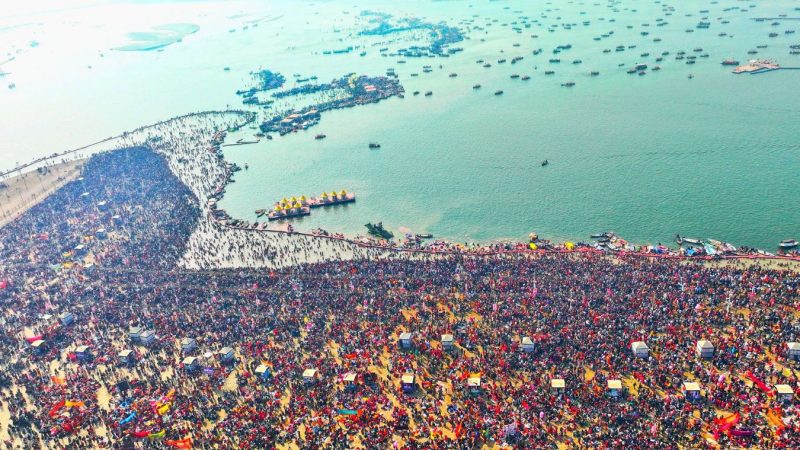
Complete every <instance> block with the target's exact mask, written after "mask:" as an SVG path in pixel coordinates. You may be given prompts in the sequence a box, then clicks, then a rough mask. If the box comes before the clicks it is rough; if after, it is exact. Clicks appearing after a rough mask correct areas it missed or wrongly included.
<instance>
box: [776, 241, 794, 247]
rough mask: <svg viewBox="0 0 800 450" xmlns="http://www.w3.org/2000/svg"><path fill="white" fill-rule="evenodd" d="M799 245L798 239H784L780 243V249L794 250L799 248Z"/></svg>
mask: <svg viewBox="0 0 800 450" xmlns="http://www.w3.org/2000/svg"><path fill="white" fill-rule="evenodd" d="M797 245H798V243H797V240H796V239H784V240H782V241H780V242H779V243H778V247H780V248H794V247H797Z"/></svg>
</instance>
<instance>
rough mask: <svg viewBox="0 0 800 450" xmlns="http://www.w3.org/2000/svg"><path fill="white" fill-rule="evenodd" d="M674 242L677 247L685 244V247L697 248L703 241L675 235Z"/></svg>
mask: <svg viewBox="0 0 800 450" xmlns="http://www.w3.org/2000/svg"><path fill="white" fill-rule="evenodd" d="M675 242H677V243H678V245H683V244H686V245H697V246H702V245H703V241H701V240H700V239H693V238H688V237H683V236H681V235H680V234H676V235H675Z"/></svg>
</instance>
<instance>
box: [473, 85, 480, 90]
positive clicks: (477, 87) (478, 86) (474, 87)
mask: <svg viewBox="0 0 800 450" xmlns="http://www.w3.org/2000/svg"><path fill="white" fill-rule="evenodd" d="M480 88H481V85H480V84H476V85H475V86H472V89H480Z"/></svg>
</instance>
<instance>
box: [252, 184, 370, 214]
mask: <svg viewBox="0 0 800 450" xmlns="http://www.w3.org/2000/svg"><path fill="white" fill-rule="evenodd" d="M355 201H356V194H355V193H353V192H347V191H345V190H344V189H342V190H341V191H340V192H335V191H333V192H330V193H328V192H323V193H322V194H321V195H320V196H319V197H306V196H305V195H301V196H300V197H291V198H288V199H287V198H286V197H284V198H283V199H281V200H280V201H278V202H275V205H274V206H273V207H272V209H270V210H266V209H257V210H256V216H258V217H262V216H264V215H266V216H267V219H268V220H281V219H291V218H294V217H302V216H308V215H310V214H311V208H319V207H323V206H334V205H341V204H345V203H352V202H355Z"/></svg>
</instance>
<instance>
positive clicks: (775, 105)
mask: <svg viewBox="0 0 800 450" xmlns="http://www.w3.org/2000/svg"><path fill="white" fill-rule="evenodd" d="M57 4H58V3H57V2H56V3H54V4H52V5H49V6H50V7H49V8H48V7H47V6H48V5H46V3H45V4H44V5H43V6H42V5H39V6H40V8H39V9H35V8H33V9H32V7H30V6H28V7H23V6H18V8H17V9H14V8H11V10H10V11H6V12H5V13H0V51H2V52H3V53H2V54H0V62H1V63H2V64H0V71H2V72H3V73H6V75H4V76H2V77H0V104H1V105H3V108H2V114H3V126H2V127H0V139H1V140H0V142H2V143H3V144H2V146H0V166H1V167H3V168H10V167H13V166H14V165H15V164H16V163H17V162H24V161H28V160H30V159H32V158H34V157H37V156H42V155H46V154H50V153H52V152H55V151H63V150H66V149H69V148H73V147H78V146H81V145H84V144H87V143H89V142H93V141H96V140H99V139H102V138H105V137H107V136H111V135H114V134H117V133H120V132H122V131H125V130H128V129H133V128H136V127H138V126H140V125H144V124H147V123H152V122H155V121H158V120H162V119H166V118H168V117H171V116H175V115H180V114H184V113H188V112H191V111H198V110H205V109H221V108H225V107H227V106H231V107H242V105H241V102H240V100H241V99H240V98H239V97H237V96H236V95H235V91H236V90H237V89H241V88H244V87H246V86H247V85H248V82H249V81H248V79H249V75H248V73H249V72H250V71H252V70H256V69H259V68H264V69H270V70H273V71H279V72H281V73H283V74H284V75H286V77H287V79H288V80H289V83H288V84H287V85H288V86H289V87H291V86H293V85H294V82H293V81H292V80H293V76H292V75H293V74H295V73H296V74H302V75H303V76H310V75H316V76H318V77H319V79H320V80H322V81H327V80H330V79H333V78H338V77H340V76H342V75H344V74H346V73H350V72H356V73H358V74H367V75H381V74H383V73H384V72H385V71H386V69H387V68H389V67H393V68H395V70H396V71H397V73H398V75H399V79H400V81H401V83H402V84H403V86H404V87H405V89H406V96H405V98H404V99H400V98H392V99H389V100H386V101H383V102H381V103H378V104H373V105H368V106H361V107H356V108H351V109H346V110H338V111H332V112H326V113H324V114H323V116H322V120H321V122H320V124H319V125H317V126H315V127H312V128H311V129H309V130H307V131H305V132H299V133H295V134H292V135H287V136H284V137H277V136H276V137H275V139H273V140H269V141H268V140H262V141H261V142H260V143H259V144H255V145H247V146H239V147H228V148H226V151H225V154H226V158H228V159H229V160H231V161H233V162H236V163H238V164H239V165H241V166H244V165H245V164H248V166H249V169H248V170H246V171H245V170H243V171H241V172H239V173H237V174H236V175H235V177H234V180H235V183H233V184H231V185H230V186H229V187H228V189H227V194H226V196H225V198H224V200H223V201H222V203H221V206H222V207H223V208H225V209H226V210H228V211H229V213H231V214H232V215H233V216H234V217H239V218H244V219H249V220H255V215H254V210H255V209H260V208H269V207H270V206H271V205H272V203H273V202H274V201H276V200H278V199H280V198H282V197H290V196H292V195H297V196H299V195H307V196H310V195H316V194H319V193H320V192H321V191H323V190H324V191H331V190H341V189H347V190H348V191H353V192H356V194H357V196H358V200H357V202H356V203H355V204H353V205H349V206H346V207H339V208H331V209H327V210H324V211H321V210H315V211H314V212H313V214H312V215H311V216H310V217H307V218H304V219H302V220H299V221H296V222H295V223H294V225H295V227H296V228H299V229H304V230H309V229H312V228H316V227H323V228H325V229H328V230H334V231H344V232H348V233H363V232H364V230H365V229H364V227H363V225H364V223H366V222H377V221H383V222H384V224H385V225H386V226H387V227H388V228H390V229H393V230H394V231H397V230H398V229H405V228H408V229H410V230H412V231H414V232H417V233H422V232H429V233H433V234H434V235H436V236H437V237H444V238H449V239H451V240H456V241H462V240H480V241H485V240H493V239H504V238H510V239H524V238H525V237H526V236H527V234H528V233H529V232H531V231H537V232H539V234H540V235H543V236H545V237H549V238H555V239H573V240H580V239H586V238H587V237H588V234H590V233H593V232H597V231H604V230H613V231H616V232H617V233H618V234H620V235H621V236H623V237H625V238H627V239H628V240H629V241H632V242H637V243H656V242H667V241H671V240H672V238H673V236H674V234H675V233H680V234H682V235H688V236H692V237H699V238H707V237H708V238H716V239H719V240H723V241H728V242H732V243H734V244H735V245H752V246H759V247H762V248H765V249H769V250H772V249H774V248H775V244H776V242H777V241H778V240H780V239H784V238H789V237H797V236H800V208H798V200H800V176H798V170H799V169H800V148H798V147H800V129H798V127H797V123H798V120H799V119H800V114H799V113H800V106H799V105H800V101H799V100H800V71H793V70H785V71H777V72H772V73H767V74H761V75H734V74H732V73H731V72H730V68H729V67H723V66H722V65H721V64H720V62H721V61H722V60H723V59H725V58H729V57H733V58H735V59H737V60H740V61H742V62H744V61H746V60H747V59H749V58H755V57H765V58H772V59H774V60H776V61H777V62H778V63H780V64H781V65H783V66H800V56H797V55H790V54H789V45H792V44H798V43H800V35H798V34H787V33H785V31H786V30H793V29H797V28H800V21H791V20H778V22H779V25H775V26H773V25H772V22H773V21H771V20H770V21H765V22H756V21H753V20H752V18H753V17H778V16H779V15H781V14H786V15H787V16H789V17H800V11H796V10H794V8H795V5H796V2H792V1H788V0H787V1H782V0H778V1H770V2H753V4H754V5H755V6H754V7H751V6H750V5H749V4H746V3H743V2H738V1H725V0H720V1H718V2H714V3H712V2H695V1H676V2H672V3H670V4H671V5H672V6H674V12H673V13H672V15H669V16H667V15H665V13H664V11H663V10H662V8H663V5H662V4H661V3H655V2H642V1H630V2H617V3H613V2H612V3H598V4H596V5H595V4H593V3H591V2H584V3H581V2H572V3H566V2H552V3H550V4H547V3H544V2H487V1H474V2H470V1H464V2H460V1H439V2H434V1H416V0H414V1H404V2H394V3H393V4H386V2H358V6H357V7H356V6H353V3H352V2H341V1H329V2H317V3H302V4H300V2H294V1H292V2H290V1H288V0H287V1H274V2H255V1H242V2H214V1H210V2H155V1H146V2H83V3H81V2H76V3H75V4H74V6H71V7H70V8H69V9H63V8H56V5H57ZM731 7H738V8H739V9H729V8H731ZM365 9H371V10H376V11H383V12H388V13H391V14H394V15H396V16H400V17H402V16H414V17H422V18H424V19H426V20H429V21H431V22H438V21H445V22H447V23H448V24H450V25H459V24H461V26H462V27H464V28H465V29H466V27H471V30H470V31H468V32H467V37H468V38H469V39H467V40H465V41H463V42H461V43H459V44H456V46H460V47H463V48H464V51H463V52H462V53H459V54H457V55H455V56H453V57H450V58H424V59H413V58H407V59H406V63H400V62H399V61H398V60H399V59H400V58H392V57H382V56H381V54H380V52H379V51H378V49H379V48H381V47H389V48H392V49H394V48H397V47H398V46H407V45H408V44H409V36H406V35H390V36H383V37H364V36H359V35H358V31H360V30H362V29H364V27H365V26H366V23H365V19H364V18H362V17H359V13H360V12H361V11H362V10H365ZM726 9H728V10H727V11H726ZM741 9H747V11H744V12H743V11H742V10H741ZM703 10H708V13H703V12H701V11H703ZM521 16H527V17H528V18H529V19H527V22H528V23H530V24H531V27H530V28H524V26H523V25H522V24H523V22H524V21H525V19H521ZM545 16H546V17H545ZM703 16H708V18H709V21H710V22H711V25H710V27H709V28H708V29H696V28H695V26H696V25H697V23H698V22H699V21H700V20H701V18H702V17H703ZM487 18H488V19H496V22H489V23H491V25H490V26H487V25H488V24H487ZM659 18H662V19H664V21H666V22H668V24H667V25H665V26H657V23H658V22H657V19H659ZM469 20H472V23H466V22H464V21H469ZM534 20H538V22H534ZM612 20H613V21H612ZM722 20H727V21H729V23H727V24H723V23H721V21H722ZM584 21H588V25H584V24H583V23H584ZM513 22H516V24H514V23H513ZM254 24H257V25H255V26H254ZM562 24H574V25H573V26H571V27H569V28H570V29H567V27H564V26H562ZM645 24H646V25H647V26H646V25H645ZM192 25H193V26H192ZM165 26H166V27H165ZM477 26H480V27H481V28H482V29H477ZM629 26H630V28H629ZM513 27H520V28H521V33H517V32H516V31H515V30H514V29H513ZM549 28H551V29H553V31H548V29H549ZM165 29H166V30H194V29H197V32H195V33H193V34H186V35H185V36H181V39H174V37H175V36H169V35H168V36H164V35H162V34H159V33H163V32H164V30H165ZM687 29H694V31H693V32H691V33H687V32H686V30H687ZM610 31H613V35H611V36H610V37H609V38H603V39H601V40H600V41H595V40H594V39H593V38H595V37H600V36H601V35H602V34H605V33H609V32H610ZM643 32H646V33H649V34H647V35H642V33H643ZM723 32H724V33H726V34H727V35H726V36H719V34H720V33H723ZM771 32H776V33H778V36H777V37H772V38H771V37H769V36H768V35H769V33H771ZM130 33H137V34H130ZM148 33H151V34H148ZM532 35H538V37H537V38H534V37H532ZM133 38H136V39H139V41H141V40H142V39H144V42H146V43H148V45H145V46H143V47H145V48H149V47H151V46H150V45H149V43H150V42H154V41H158V42H161V41H159V39H162V40H163V42H164V43H166V44H170V43H171V42H175V41H176V42H175V43H171V45H164V46H163V47H160V50H151V51H116V50H112V49H117V48H137V45H139V43H138V42H139V41H135V40H132V39H133ZM656 38H659V39H661V40H660V42H654V39H656ZM514 44H519V45H518V46H515V45H514ZM565 44H570V45H571V46H572V48H571V49H570V50H567V51H564V52H562V53H561V54H560V55H558V56H554V55H553V53H552V50H553V49H554V48H555V47H556V46H558V45H565ZM351 45H352V46H355V47H359V48H358V49H357V50H356V51H354V52H352V53H349V54H342V55H324V54H322V52H323V51H325V50H333V49H339V48H344V47H347V46H351ZM618 45H624V46H625V47H626V50H625V51H622V52H616V51H614V48H615V47H616V46H618ZM633 45H635V46H636V47H635V48H627V47H628V46H633ZM759 45H767V47H766V48H761V49H758V52H759V53H758V54H757V55H753V56H751V55H748V54H747V51H748V50H751V49H757V46H759ZM154 47H159V45H155V46H154ZM539 48H541V49H542V50H543V52H542V53H541V54H540V55H536V56H534V55H533V54H532V51H533V50H535V49H539ZM695 48H702V49H703V50H702V52H694V51H693V49H695ZM362 49H363V50H364V51H366V52H367V55H366V56H364V57H360V56H359V52H360V51H361V50H362ZM604 49H611V50H612V51H611V52H610V53H604V52H603V50H604ZM664 51H669V52H670V54H669V55H668V56H665V57H664V61H663V62H660V63H657V62H655V61H654V60H655V58H656V57H657V56H659V55H661V53H662V52H664ZM679 51H685V52H686V54H687V55H694V56H698V57H697V63H696V64H694V65H686V64H685V60H683V61H676V60H675V56H676V53H677V52H679ZM644 53H649V56H641V55H642V54H644ZM703 53H708V54H709V55H710V56H709V57H708V58H701V57H699V55H701V54H703ZM514 56H523V57H524V59H523V60H522V61H520V62H519V63H517V64H515V65H511V64H509V63H505V64H498V63H497V60H499V59H501V58H505V59H508V60H509V61H510V60H511V58H513V57H514ZM553 57H560V59H561V60H562V62H561V63H559V64H551V63H549V62H548V60H549V59H550V58H553ZM11 58H13V59H11ZM479 59H484V60H486V61H487V62H490V63H492V67H491V68H484V67H482V65H481V64H478V63H476V61H477V60H479ZM575 59H580V60H581V61H582V63H581V64H572V61H573V60H575ZM636 63H646V64H648V65H649V66H650V68H652V67H653V66H654V65H660V66H661V70H660V71H652V70H648V71H647V75H644V76H638V75H629V74H627V73H626V69H628V68H629V67H631V66H633V65H634V64H636ZM423 65H431V66H433V69H434V70H433V72H431V73H423V71H422V66H423ZM440 65H441V66H442V67H441V68H439V66H440ZM620 65H621V66H620ZM90 66H91V68H90ZM224 67H229V68H230V70H229V71H225V70H223V68H224ZM545 70H554V71H555V74H554V75H550V76H548V75H545V74H544V71H545ZM590 71H598V72H600V75H599V76H596V77H591V76H590V75H589V72H590ZM412 73H418V74H419V76H417V77H412V76H411V74H412ZM450 73H457V74H458V77H455V78H451V77H449V76H448V75H449V74H450ZM512 74H519V75H528V76H530V77H531V79H530V80H528V81H522V80H520V79H511V78H510V76H511V75H512ZM690 74H691V75H692V76H693V78H691V79H690V78H689V75H690ZM569 81H572V82H575V86H574V87H571V88H568V87H562V84H563V83H566V82H569ZM11 83H14V84H15V87H14V89H9V88H7V85H9V84H11ZM476 83H479V84H481V85H482V89H480V90H473V89H472V86H473V85H474V84H476ZM415 90H419V91H421V92H423V93H424V92H426V91H432V92H433V95H432V96H429V97H426V96H424V95H419V96H414V95H412V92H413V91H415ZM496 90H503V91H504V94H503V95H501V96H495V95H494V92H495V91H496ZM266 113H267V114H268V113H269V111H267V112H266ZM255 132H256V130H253V129H246V130H241V131H240V132H238V133H233V134H232V135H231V136H230V140H231V141H233V140H236V139H239V138H244V139H252V138H253V134H254V133H255ZM317 133H324V134H326V135H327V138H326V139H324V140H315V139H314V135H316V134H317ZM371 141H377V142H380V144H381V148H380V149H378V150H370V149H369V148H368V143H369V142H371ZM544 159H547V160H549V162H550V164H549V165H548V166H547V167H542V166H541V161H542V160H544Z"/></svg>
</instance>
